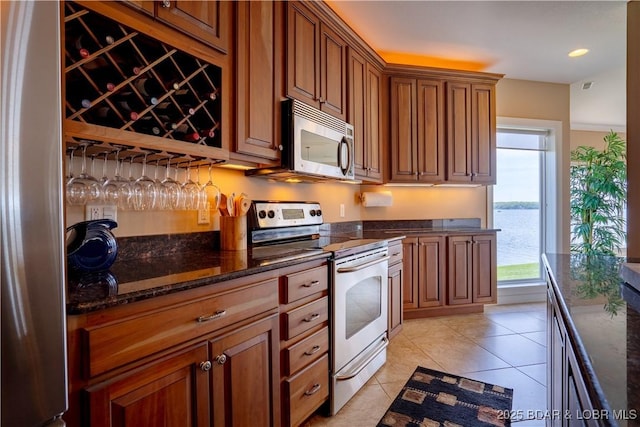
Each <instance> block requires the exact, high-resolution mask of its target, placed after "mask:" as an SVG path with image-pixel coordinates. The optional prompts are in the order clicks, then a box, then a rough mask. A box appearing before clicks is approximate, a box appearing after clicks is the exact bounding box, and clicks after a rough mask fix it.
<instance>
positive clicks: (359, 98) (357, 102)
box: [347, 48, 382, 183]
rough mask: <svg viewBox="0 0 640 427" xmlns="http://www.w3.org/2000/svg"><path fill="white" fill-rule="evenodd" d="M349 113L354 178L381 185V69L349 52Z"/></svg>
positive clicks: (353, 52) (358, 55) (353, 51)
mask: <svg viewBox="0 0 640 427" xmlns="http://www.w3.org/2000/svg"><path fill="white" fill-rule="evenodd" d="M347 73H348V83H349V85H348V86H349V98H348V105H349V111H348V113H349V114H348V116H347V121H348V122H349V123H350V124H352V125H353V128H354V156H355V160H354V166H355V174H356V177H357V178H359V179H362V180H363V181H367V182H374V183H380V182H382V161H381V159H382V140H381V137H382V130H381V125H382V121H381V111H380V109H381V105H382V102H381V85H382V83H381V79H382V75H381V72H380V70H379V69H378V68H377V67H375V66H374V65H373V64H371V63H370V62H368V61H367V60H365V59H364V57H363V55H361V54H360V53H358V52H357V51H355V50H354V49H352V48H350V49H349V61H348V69H347Z"/></svg>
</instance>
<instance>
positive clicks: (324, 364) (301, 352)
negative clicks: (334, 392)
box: [252, 261, 329, 426]
mask: <svg viewBox="0 0 640 427" xmlns="http://www.w3.org/2000/svg"><path fill="white" fill-rule="evenodd" d="M284 273H285V274H283V275H282V276H280V367H281V369H280V371H281V374H282V375H281V378H280V386H281V401H282V411H281V416H282V425H283V426H299V425H300V424H301V423H303V422H304V421H305V420H306V419H307V418H309V416H311V415H312V414H313V413H314V412H315V411H316V410H318V408H320V407H321V406H323V405H324V404H328V400H329V320H328V317H329V297H328V291H329V270H328V267H327V263H326V262H325V261H323V262H322V263H318V262H316V263H307V264H301V265H299V266H295V267H291V268H290V269H289V270H287V271H285V272H284ZM252 425H258V424H252Z"/></svg>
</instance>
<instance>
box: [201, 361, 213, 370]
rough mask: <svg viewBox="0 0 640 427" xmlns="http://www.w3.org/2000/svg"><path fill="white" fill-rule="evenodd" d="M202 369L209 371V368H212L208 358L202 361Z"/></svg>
mask: <svg viewBox="0 0 640 427" xmlns="http://www.w3.org/2000/svg"><path fill="white" fill-rule="evenodd" d="M200 369H201V370H202V372H207V371H208V370H209V369H211V362H209V361H208V360H206V361H204V362H200Z"/></svg>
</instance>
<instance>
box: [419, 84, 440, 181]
mask: <svg viewBox="0 0 640 427" xmlns="http://www.w3.org/2000/svg"><path fill="white" fill-rule="evenodd" d="M417 89H418V115H417V121H418V129H417V130H418V135H417V153H418V154H417V155H418V158H417V160H418V180H419V181H423V182H441V181H444V179H445V174H444V159H445V156H444V154H445V148H444V90H443V83H442V82H440V81H437V80H418V82H417Z"/></svg>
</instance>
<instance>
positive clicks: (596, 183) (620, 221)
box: [570, 131, 627, 255]
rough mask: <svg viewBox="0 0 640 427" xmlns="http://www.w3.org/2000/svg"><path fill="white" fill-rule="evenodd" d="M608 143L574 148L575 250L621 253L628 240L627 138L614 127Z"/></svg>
mask: <svg viewBox="0 0 640 427" xmlns="http://www.w3.org/2000/svg"><path fill="white" fill-rule="evenodd" d="M604 143H605V145H604V147H603V149H602V150H599V149H597V148H594V147H588V146H580V147H578V148H576V149H575V150H573V151H572V152H571V169H570V188H571V191H570V197H571V202H570V205H571V252H576V253H582V254H586V255H618V254H619V251H620V248H622V247H623V245H624V243H625V240H626V227H625V218H624V213H623V211H624V206H625V203H626V199H627V166H626V142H625V141H624V140H623V139H622V138H621V137H620V136H619V135H618V134H617V133H615V132H613V131H611V132H609V133H608V134H607V135H606V136H605V137H604Z"/></svg>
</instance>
